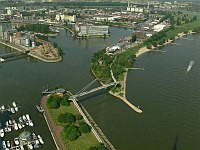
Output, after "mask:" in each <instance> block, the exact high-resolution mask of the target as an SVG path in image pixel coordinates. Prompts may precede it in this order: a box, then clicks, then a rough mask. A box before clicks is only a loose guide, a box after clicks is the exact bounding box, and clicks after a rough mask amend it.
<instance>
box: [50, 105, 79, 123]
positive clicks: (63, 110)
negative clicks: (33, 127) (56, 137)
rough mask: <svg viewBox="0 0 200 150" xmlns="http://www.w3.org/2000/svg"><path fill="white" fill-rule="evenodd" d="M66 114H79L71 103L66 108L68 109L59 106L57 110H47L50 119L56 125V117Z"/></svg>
mask: <svg viewBox="0 0 200 150" xmlns="http://www.w3.org/2000/svg"><path fill="white" fill-rule="evenodd" d="M66 112H68V113H72V114H74V115H78V114H79V112H78V110H77V109H76V107H75V106H74V105H73V104H72V103H70V106H68V107H66V106H62V105H61V106H60V108H59V109H49V113H50V114H51V117H52V119H53V121H54V122H55V123H56V124H60V123H59V122H58V121H57V118H58V115H59V114H64V113H66Z"/></svg>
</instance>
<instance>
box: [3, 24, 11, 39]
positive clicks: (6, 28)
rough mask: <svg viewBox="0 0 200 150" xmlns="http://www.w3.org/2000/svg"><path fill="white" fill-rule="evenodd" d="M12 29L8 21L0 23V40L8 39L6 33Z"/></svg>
mask: <svg viewBox="0 0 200 150" xmlns="http://www.w3.org/2000/svg"><path fill="white" fill-rule="evenodd" d="M11 29H12V27H11V23H10V22H9V21H0V39H4V38H6V39H7V38H8V31H10V30H11Z"/></svg>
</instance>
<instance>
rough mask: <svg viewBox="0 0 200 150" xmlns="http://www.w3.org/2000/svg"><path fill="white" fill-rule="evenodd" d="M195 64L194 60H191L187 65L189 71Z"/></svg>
mask: <svg viewBox="0 0 200 150" xmlns="http://www.w3.org/2000/svg"><path fill="white" fill-rule="evenodd" d="M193 64H194V61H193V60H191V61H190V63H189V65H188V67H187V72H189V71H190V70H191V69H192V66H193Z"/></svg>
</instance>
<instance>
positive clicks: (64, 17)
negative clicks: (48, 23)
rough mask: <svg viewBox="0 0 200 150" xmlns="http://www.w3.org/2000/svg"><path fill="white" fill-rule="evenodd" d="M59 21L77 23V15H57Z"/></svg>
mask: <svg viewBox="0 0 200 150" xmlns="http://www.w3.org/2000/svg"><path fill="white" fill-rule="evenodd" d="M55 19H56V20H57V21H70V22H76V15H72V16H70V15H65V14H57V15H56V18H55Z"/></svg>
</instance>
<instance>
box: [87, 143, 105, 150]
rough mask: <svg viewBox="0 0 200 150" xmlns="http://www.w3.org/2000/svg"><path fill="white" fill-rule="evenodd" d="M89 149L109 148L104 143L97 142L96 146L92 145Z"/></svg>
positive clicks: (100, 149) (103, 149) (101, 149)
mask: <svg viewBox="0 0 200 150" xmlns="http://www.w3.org/2000/svg"><path fill="white" fill-rule="evenodd" d="M88 150H107V147H105V146H104V144H103V143H99V144H97V146H95V147H90V148H89V149H88Z"/></svg>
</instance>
